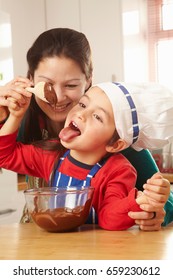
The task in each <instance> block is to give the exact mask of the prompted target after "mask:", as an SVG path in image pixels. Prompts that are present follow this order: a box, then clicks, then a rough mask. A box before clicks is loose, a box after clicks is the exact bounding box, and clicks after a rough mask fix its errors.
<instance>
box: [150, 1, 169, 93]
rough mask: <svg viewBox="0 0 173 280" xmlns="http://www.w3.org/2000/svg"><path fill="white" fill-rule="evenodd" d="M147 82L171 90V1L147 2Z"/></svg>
mask: <svg viewBox="0 0 173 280" xmlns="http://www.w3.org/2000/svg"><path fill="white" fill-rule="evenodd" d="M147 3H148V46H149V51H148V53H149V80H150V81H158V82H159V83H161V84H163V85H165V86H168V87H170V88H172V89H173V82H172V80H173V76H172V73H173V0H148V1H147Z"/></svg>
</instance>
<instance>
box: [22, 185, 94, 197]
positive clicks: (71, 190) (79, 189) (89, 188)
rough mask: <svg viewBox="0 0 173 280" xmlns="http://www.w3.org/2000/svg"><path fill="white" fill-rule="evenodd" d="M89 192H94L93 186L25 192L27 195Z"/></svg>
mask: <svg viewBox="0 0 173 280" xmlns="http://www.w3.org/2000/svg"><path fill="white" fill-rule="evenodd" d="M88 191H94V187H92V186H82V187H76V186H70V187H40V188H31V189H27V190H24V194H25V195H36V194H37V195H38V194H42V195H49V194H50V195H52V194H54V195H56V194H62V193H66V192H67V193H76V194H77V193H82V192H88Z"/></svg>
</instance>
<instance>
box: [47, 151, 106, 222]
mask: <svg viewBox="0 0 173 280" xmlns="http://www.w3.org/2000/svg"><path fill="white" fill-rule="evenodd" d="M69 153H70V150H68V151H67V152H66V153H65V154H64V155H63V157H61V158H60V160H59V161H58V163H57V166H56V168H55V173H54V177H53V178H52V186H54V187H58V188H61V187H64V186H65V187H67V189H68V188H69V189H70V187H73V189H74V187H75V188H76V189H81V188H82V187H85V186H91V179H92V178H93V177H94V175H95V174H96V173H97V172H98V171H99V169H100V168H101V167H102V166H103V164H104V163H105V160H102V161H101V162H98V163H96V164H95V165H94V166H93V167H92V168H91V170H90V171H89V173H88V175H87V176H86V178H85V179H84V180H81V179H77V178H74V177H71V176H69V175H66V174H64V173H61V172H60V171H59V168H60V166H61V164H62V162H63V161H64V159H65V158H66V156H67V155H68V154H69ZM86 223H87V224H96V223H98V220H97V216H96V213H95V210H94V208H93V207H92V208H91V211H90V214H89V217H88V219H87V221H86Z"/></svg>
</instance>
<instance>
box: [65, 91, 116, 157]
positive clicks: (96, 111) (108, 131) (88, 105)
mask: <svg viewBox="0 0 173 280" xmlns="http://www.w3.org/2000/svg"><path fill="white" fill-rule="evenodd" d="M114 131H115V122H114V115H113V110H112V105H111V103H110V101H109V99H108V97H107V96H106V94H105V93H104V92H103V91H102V90H101V89H100V88H98V87H93V88H91V89H89V90H88V92H87V93H86V94H85V95H83V96H82V97H81V99H80V100H79V102H78V104H77V105H76V106H74V107H73V108H72V110H71V111H70V112H69V114H68V116H67V119H66V122H65V129H63V130H62V132H61V133H60V135H59V136H60V139H61V142H62V144H63V146H65V147H66V148H68V149H74V150H78V151H81V152H87V153H89V154H91V153H98V154H99V153H100V155H101V156H103V155H104V154H105V153H106V149H105V148H106V146H107V144H108V142H109V140H110V139H111V137H112V135H113V133H114Z"/></svg>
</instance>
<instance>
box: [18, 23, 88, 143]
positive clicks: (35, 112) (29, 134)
mask: <svg viewBox="0 0 173 280" xmlns="http://www.w3.org/2000/svg"><path fill="white" fill-rule="evenodd" d="M53 56H59V57H61V56H64V57H66V58H70V59H73V60H74V61H75V62H76V63H77V64H78V65H79V66H80V68H81V70H82V72H83V73H84V74H85V76H86V79H87V80H88V79H89V78H90V77H91V76H92V71H93V67H92V60H91V49H90V45H89V42H88V40H87V38H86V36H85V35H84V34H83V33H81V32H78V31H76V30H73V29H69V28H54V29H50V30H47V31H45V32H43V33H42V34H41V35H39V37H38V38H37V39H36V40H35V42H34V43H33V45H32V46H31V48H30V49H29V50H28V52H27V63H28V73H27V77H28V78H31V77H32V78H33V77H34V72H35V70H36V69H37V68H38V65H39V63H40V62H41V61H42V60H44V59H45V58H47V57H53ZM40 118H41V119H42V121H45V124H46V123H47V121H48V117H47V116H46V114H44V112H42V110H41V109H40V108H39V106H38V105H37V103H36V101H35V98H33V97H32V99H31V103H30V106H29V109H28V111H27V113H26V115H25V118H24V123H25V125H24V126H25V127H24V132H23V133H22V134H23V137H22V138H21V139H20V140H21V141H23V142H25V143H32V142H33V141H37V140H41V139H42V132H41V128H40ZM47 130H48V134H49V137H57V135H51V132H49V126H48V127H47Z"/></svg>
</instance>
